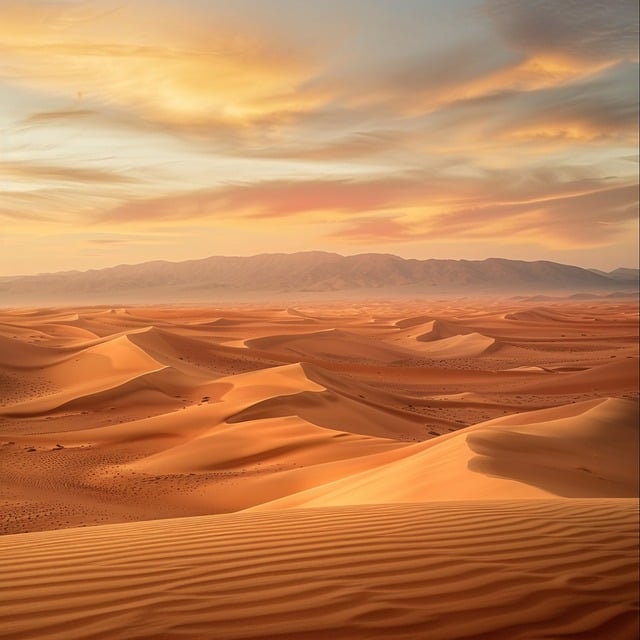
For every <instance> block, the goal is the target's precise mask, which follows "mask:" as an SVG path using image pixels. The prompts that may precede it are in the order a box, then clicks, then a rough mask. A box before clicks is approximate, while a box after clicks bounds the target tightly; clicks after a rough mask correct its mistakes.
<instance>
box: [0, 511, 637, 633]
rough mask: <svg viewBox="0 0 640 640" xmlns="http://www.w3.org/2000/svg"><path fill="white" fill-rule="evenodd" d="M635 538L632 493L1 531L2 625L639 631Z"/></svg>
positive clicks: (36, 628)
mask: <svg viewBox="0 0 640 640" xmlns="http://www.w3.org/2000/svg"><path fill="white" fill-rule="evenodd" d="M637 535H638V531H637V517H636V508H635V502H634V501H632V500H572V501H564V500H530V501H500V500H490V501H475V502H473V501H472V502H469V501H466V502H454V503H450V502H437V503H432V504H422V505H384V506H380V505H376V506H359V507H343V508H328V509H307V510H294V511H289V512H278V513H264V514H232V515H227V516H208V517H199V518H186V519H177V520H165V521H152V522H142V523H133V524H125V525H111V526H103V527H95V528H88V529H69V530H66V531H59V532H58V531H52V532H44V533H35V534H29V535H16V536H6V537H4V538H0V548H1V549H2V557H3V571H2V573H1V574H0V593H2V596H3V597H2V600H1V601H0V602H1V604H0V625H1V628H2V629H3V633H4V634H5V635H4V637H11V638H14V639H15V640H26V639H35V638H38V639H40V640H44V639H54V638H56V639H59V638H65V639H66V640H74V639H80V638H87V637H92V638H112V639H114V640H115V639H119V638H121V639H124V638H127V639H129V638H178V637H180V638H205V637H216V638H219V639H220V640H226V639H229V640H231V639H234V640H237V639H239V638H256V639H257V638H260V639H262V640H264V639H266V638H273V639H275V638H321V637H329V636H334V637H340V638H345V639H351V638H353V639H363V638H389V637H393V638H404V639H407V640H409V639H411V640H413V639H425V640H426V639H427V638H428V639H429V640H434V639H445V638H446V639H452V638H469V637H474V638H543V637H544V638H558V637H565V636H567V637H569V636H573V637H593V638H595V637H599V638H632V637H633V636H634V634H635V631H636V630H637V618H636V616H637V598H638V572H637V567H636V566H634V565H633V563H629V558H630V557H632V556H633V554H634V553H635V549H636V544H637ZM34 597H37V600H38V603H37V606H34ZM461 598H464V601H463V602H462V601H461Z"/></svg>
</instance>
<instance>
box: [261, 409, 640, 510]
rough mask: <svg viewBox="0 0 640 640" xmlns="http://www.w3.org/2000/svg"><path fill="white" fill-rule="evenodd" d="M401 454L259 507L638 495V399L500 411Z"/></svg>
mask: <svg viewBox="0 0 640 640" xmlns="http://www.w3.org/2000/svg"><path fill="white" fill-rule="evenodd" d="M404 452H405V453H406V455H405V456H403V457H402V458H401V459H399V460H394V461H392V462H390V463H388V464H382V465H381V466H379V467H373V468H372V469H370V470H367V471H362V472H360V473H358V474H355V475H353V476H350V477H347V478H343V479H341V480H337V481H335V482H332V483H329V484H326V485H324V486H320V487H316V488H314V489H310V490H308V491H305V492H301V493H299V494H295V495H292V496H289V497H287V498H283V499H281V500H279V501H276V502H272V503H269V504H266V505H262V506H260V507H257V508H258V509H261V508H267V509H268V508H287V507H294V506H295V507H298V506H307V507H318V506H335V505H345V504H372V503H379V502H417V501H423V500H449V499H462V500H466V499H476V498H489V497H491V498H542V497H548V496H550V495H551V496H566V497H634V496H637V495H638V465H637V460H638V406H637V404H636V403H633V402H627V401H624V400H615V399H609V400H604V401H598V400H596V401H587V402H584V403H579V404H577V405H573V406H567V407H561V408H559V409H546V410H543V411H532V412H529V413H526V414H519V415H516V416H513V417H512V416H508V417H505V418H498V419H496V420H491V421H488V422H484V423H480V424H477V425H473V426H471V427H468V428H466V429H461V430H459V431H457V432H456V433H454V434H450V435H445V436H441V437H440V438H437V439H435V440H430V441H427V442H425V443H420V444H417V445H413V446H410V447H407V448H406V449H405V450H404Z"/></svg>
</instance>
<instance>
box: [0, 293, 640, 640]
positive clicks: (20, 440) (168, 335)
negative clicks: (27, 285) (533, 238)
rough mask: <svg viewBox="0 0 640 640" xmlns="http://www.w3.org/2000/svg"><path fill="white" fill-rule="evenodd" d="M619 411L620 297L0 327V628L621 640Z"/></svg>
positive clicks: (632, 374)
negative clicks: (0, 560)
mask: <svg viewBox="0 0 640 640" xmlns="http://www.w3.org/2000/svg"><path fill="white" fill-rule="evenodd" d="M637 400H638V313H637V308H636V307H635V306H634V304H633V303H627V302H611V301H598V302H593V301H588V302H585V301H571V302H566V301H565V302H562V303H553V302H545V304H544V306H541V305H540V302H533V303H529V302H517V301H515V302H514V301H504V300H502V301H496V302H494V303H488V302H487V301H486V300H483V301H473V300H471V299H467V300H457V301H456V300H446V299H442V300H439V301H430V302H428V303H426V302H415V301H413V302H407V303H403V304H400V303H398V302H397V301H394V302H384V301H382V302H376V303H367V304H360V303H358V304H356V303H353V302H349V303H336V304H334V305H332V304H317V303H316V304H308V305H296V306H291V305H290V306H287V307H282V308H281V307H264V308H249V307H237V308H234V307H226V308H225V307H219V308H211V307H205V306H193V307H131V308H128V307H124V308H123V307H94V308H92V307H83V308H79V309H56V308H46V309H38V310H27V309H25V310H21V309H13V310H6V311H0V504H1V505H2V509H1V510H0V531H1V532H2V533H3V534H8V535H3V536H0V549H2V551H1V553H2V558H3V565H2V566H3V571H2V572H0V594H1V595H2V599H1V600H0V637H3V638H5V637H6V638H11V640H14V639H20V638H60V639H64V640H67V639H72V638H87V637H91V638H110V639H111V638H179V637H182V638H198V639H199V638H206V637H215V638H221V639H225V638H229V639H231V638H234V639H239V638H274V639H275V638H291V639H293V638H296V639H297V638H309V639H314V638H318V639H319V638H326V637H336V638H347V639H349V638H353V639H358V640H364V639H365V638H367V639H368V638H378V637H380V638H382V637H393V638H407V639H409V638H411V639H413V638H429V639H431V638H464V637H466V638H469V637H473V638H487V639H489V638H491V639H493V638H505V639H507V638H508V639H511V638H556V637H565V636H566V637H606V638H624V639H626V638H635V630H636V627H635V626H634V625H635V624H636V616H637V567H638V565H637V532H636V529H637V514H636V512H635V507H636V502H635V500H634V499H637V496H638V465H637V457H638V402H637ZM230 512H236V513H230ZM87 525H101V526H89V527H88V528H86V527H87ZM56 529H60V530H61V531H55V530H56ZM11 534H18V535H11Z"/></svg>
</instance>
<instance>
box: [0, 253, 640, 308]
mask: <svg viewBox="0 0 640 640" xmlns="http://www.w3.org/2000/svg"><path fill="white" fill-rule="evenodd" d="M637 289H638V269H627V268H619V269H616V270H614V271H611V272H609V273H607V272H604V271H598V270H595V269H583V268H580V267H576V266H570V265H566V264H559V263H555V262H549V261H542V260H541V261H535V262H525V261H521V260H507V259H503V258H489V259H486V260H436V259H428V260H415V259H405V258H400V257H398V256H394V255H389V254H375V253H368V254H359V255H354V256H342V255H339V254H337V253H328V252H320V251H311V252H301V253H292V254H285V253H274V254H260V255H256V256H251V257H225V256H212V257H209V258H203V259H199V260H187V261H184V262H167V261H153V262H145V263H142V264H136V265H119V266H116V267H109V268H104V269H92V270H89V271H66V272H57V273H49V274H39V275H29V276H9V277H2V278H0V305H4V306H13V305H16V304H27V303H28V304H32V303H33V304H40V303H41V304H50V303H61V302H79V301H80V302H82V301H84V302H87V303H93V304H97V303H107V304H109V303H115V302H129V303H131V302H174V301H175V302H182V301H192V302H212V301H215V300H217V299H227V298H231V299H242V298H255V297H256V296H257V297H262V298H263V299H270V298H271V297H273V296H282V295H284V296H290V295H301V296H303V297H312V296H313V295H323V296H324V297H326V296H327V295H329V294H337V293H340V292H345V293H349V294H350V295H352V294H353V295H359V296H362V295H369V296H370V295H380V294H384V295H393V294H397V295H411V296H414V295H421V294H430V295H433V294H457V295H476V294H477V295H482V294H497V293H499V294H532V295H535V294H542V293H559V294H565V295H566V294H571V293H586V292H591V293H594V292H598V293H602V294H610V293H612V292H616V291H619V292H621V293H626V294H627V295H629V294H630V293H632V292H634V291H637Z"/></svg>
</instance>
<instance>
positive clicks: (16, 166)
mask: <svg viewBox="0 0 640 640" xmlns="http://www.w3.org/2000/svg"><path fill="white" fill-rule="evenodd" d="M0 171H2V173H4V174H5V175H10V176H13V177H15V178H19V179H28V180H43V181H51V180H53V181H61V182H79V183H98V184H131V183H136V182H139V180H137V179H136V178H134V177H132V176H128V175H124V174H122V173H119V172H116V171H108V170H106V169H86V168H81V167H64V166H58V165H44V164H33V163H29V162H0Z"/></svg>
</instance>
